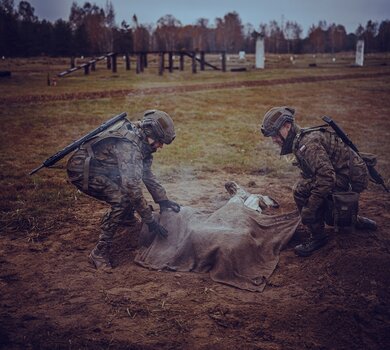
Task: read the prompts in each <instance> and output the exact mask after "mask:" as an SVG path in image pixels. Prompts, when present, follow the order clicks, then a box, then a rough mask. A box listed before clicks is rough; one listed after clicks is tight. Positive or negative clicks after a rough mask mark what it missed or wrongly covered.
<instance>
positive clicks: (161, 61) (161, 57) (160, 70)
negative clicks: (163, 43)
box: [158, 51, 164, 75]
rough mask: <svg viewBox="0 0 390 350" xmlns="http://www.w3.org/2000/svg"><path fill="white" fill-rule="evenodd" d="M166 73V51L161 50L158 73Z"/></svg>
mask: <svg viewBox="0 0 390 350" xmlns="http://www.w3.org/2000/svg"><path fill="white" fill-rule="evenodd" d="M163 74H164V52H163V51H161V52H160V54H159V65H158V75H163Z"/></svg>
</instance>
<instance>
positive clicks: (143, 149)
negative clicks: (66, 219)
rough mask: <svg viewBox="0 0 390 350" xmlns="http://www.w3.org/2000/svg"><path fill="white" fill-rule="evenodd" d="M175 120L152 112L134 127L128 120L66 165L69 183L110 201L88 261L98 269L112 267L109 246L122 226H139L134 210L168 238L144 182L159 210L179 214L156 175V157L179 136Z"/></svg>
mask: <svg viewBox="0 0 390 350" xmlns="http://www.w3.org/2000/svg"><path fill="white" fill-rule="evenodd" d="M175 136H176V135H175V130H174V125H173V121H172V119H171V117H170V116H169V115H168V114H167V113H165V112H162V111H158V110H150V111H146V112H145V113H144V116H143V119H142V120H141V121H140V122H137V123H135V124H133V123H131V122H130V121H128V120H127V119H125V120H122V121H120V122H118V123H116V124H115V125H114V126H112V127H111V128H109V129H108V130H105V131H103V132H102V133H101V134H99V135H98V136H96V137H94V138H92V139H90V140H88V141H86V142H85V143H84V144H83V145H81V146H80V148H79V149H78V150H77V151H76V152H75V153H74V154H73V155H72V157H71V158H70V159H69V161H68V164H67V172H68V176H69V179H70V181H71V182H72V183H73V184H74V185H75V186H76V187H77V188H78V189H79V190H80V191H82V192H84V193H86V194H88V195H89V196H92V197H94V198H96V199H98V200H101V201H104V202H107V203H108V204H109V205H110V206H111V208H110V209H109V210H108V212H107V213H106V215H105V216H104V217H103V218H102V221H101V225H100V235H99V241H98V243H97V245H96V247H95V248H94V249H93V250H92V252H91V254H90V256H89V258H90V260H91V262H92V263H93V264H94V266H95V267H96V268H97V269H99V268H101V267H103V268H111V263H110V248H111V245H112V240H113V237H114V235H115V232H116V231H117V229H118V227H119V226H137V224H138V223H139V222H138V220H137V219H136V217H135V216H134V212H135V211H136V212H137V213H138V214H139V215H140V217H141V219H142V221H143V222H144V223H145V224H147V225H148V228H149V231H151V232H154V233H155V234H158V235H160V236H161V237H166V236H167V234H168V232H167V230H166V229H165V228H164V227H163V226H161V225H160V224H159V223H158V222H157V221H156V220H155V219H154V217H153V213H152V210H151V208H150V206H149V205H148V203H147V202H146V200H145V198H144V196H143V193H142V183H143V184H145V186H146V188H147V189H148V191H149V192H150V194H151V195H152V197H153V200H154V201H155V202H156V203H158V204H159V205H160V211H162V210H167V209H172V210H173V211H175V212H179V211H180V206H179V205H178V204H177V203H175V202H173V201H170V200H169V199H168V197H167V195H166V192H165V189H164V188H163V187H162V186H161V185H160V184H159V183H158V181H157V179H156V177H155V176H154V174H153V173H152V170H151V166H152V161H153V153H154V152H156V151H157V149H158V148H162V147H163V144H170V143H171V142H172V141H173V140H174V138H175Z"/></svg>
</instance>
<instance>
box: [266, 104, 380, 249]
mask: <svg viewBox="0 0 390 350" xmlns="http://www.w3.org/2000/svg"><path fill="white" fill-rule="evenodd" d="M294 114H295V111H294V109H292V108H290V107H274V108H271V109H270V110H269V111H268V112H267V113H266V114H265V115H264V118H263V122H262V125H261V127H260V128H261V132H262V133H263V135H264V136H265V137H271V138H272V141H273V142H275V143H276V144H278V145H279V146H280V148H281V152H280V155H286V154H289V153H293V154H294V155H295V158H296V161H297V162H296V165H297V166H298V167H299V168H300V170H301V176H302V178H301V179H300V180H298V182H297V183H296V184H295V186H294V189H293V195H294V200H295V203H296V205H297V207H298V210H299V211H300V214H301V219H302V223H303V224H304V225H306V226H307V227H308V229H309V231H310V238H309V239H308V241H307V242H305V243H302V244H299V245H297V246H296V247H295V253H296V254H297V255H299V256H309V255H310V254H311V253H312V252H313V251H315V250H317V249H319V248H321V247H322V246H324V245H325V244H326V243H327V241H328V236H327V235H326V234H325V231H324V226H325V218H326V216H328V213H327V208H328V206H327V203H329V198H332V195H333V194H334V193H337V192H346V191H350V193H352V192H354V193H355V194H357V196H358V193H360V192H362V191H363V190H364V189H366V188H367V186H368V181H369V174H368V170H367V166H366V164H365V162H364V161H363V159H362V158H361V157H360V156H359V155H358V154H357V153H356V152H355V151H353V150H352V149H351V148H350V147H349V146H348V145H346V144H345V143H344V142H343V141H342V140H341V139H340V138H339V137H338V136H337V135H336V134H335V133H334V132H332V131H331V130H329V128H327V127H325V126H323V127H314V128H301V127H299V125H297V124H296V123H295V121H294ZM356 213H357V202H356ZM327 223H328V222H327ZM354 225H355V227H356V228H357V229H372V230H375V229H376V223H375V222H374V221H372V220H370V219H367V218H365V217H362V216H357V217H356V220H355V221H354Z"/></svg>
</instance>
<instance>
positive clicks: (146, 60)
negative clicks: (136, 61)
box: [144, 52, 148, 68]
mask: <svg viewBox="0 0 390 350" xmlns="http://www.w3.org/2000/svg"><path fill="white" fill-rule="evenodd" d="M144 67H145V68H148V54H147V52H144Z"/></svg>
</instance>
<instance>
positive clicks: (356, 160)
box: [293, 125, 368, 192]
mask: <svg viewBox="0 0 390 350" xmlns="http://www.w3.org/2000/svg"><path fill="white" fill-rule="evenodd" d="M314 131H319V132H322V133H324V134H325V133H326V134H325V135H326V137H327V142H326V144H325V145H324V147H325V150H326V152H327V154H328V156H329V159H330V161H331V162H332V165H333V166H334V168H335V171H336V174H338V171H339V170H340V169H338V168H336V165H340V164H339V163H338V162H340V157H341V156H342V155H344V156H345V157H346V159H345V160H346V162H347V164H346V167H347V170H346V172H345V174H344V175H346V176H347V177H348V179H349V182H350V186H351V187H352V188H353V189H354V190H355V191H356V192H361V191H363V190H364V189H365V188H366V187H367V185H368V170H367V167H366V164H365V163H364V161H363V159H362V158H361V157H360V156H359V155H358V154H357V153H356V152H355V151H353V150H352V149H351V148H350V147H349V146H348V145H346V144H345V143H344V142H343V141H342V140H341V138H340V137H339V136H338V135H337V134H336V133H334V132H333V131H331V130H329V127H328V125H321V126H317V127H311V128H302V129H301V130H300V131H299V132H298V134H297V136H296V137H295V139H294V143H293V153H294V155H295V157H296V159H297V161H298V166H299V167H300V169H301V170H302V176H303V177H304V178H313V176H314V173H313V169H311V168H310V166H309V164H308V163H307V161H306V159H305V157H304V156H303V154H302V151H303V149H302V147H305V145H300V143H301V140H302V138H303V136H305V135H307V134H308V133H311V132H314ZM345 151H346V152H347V153H346V154H345Z"/></svg>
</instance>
